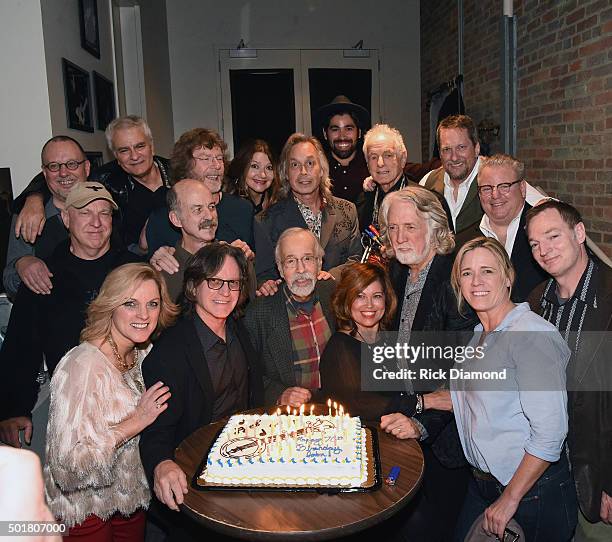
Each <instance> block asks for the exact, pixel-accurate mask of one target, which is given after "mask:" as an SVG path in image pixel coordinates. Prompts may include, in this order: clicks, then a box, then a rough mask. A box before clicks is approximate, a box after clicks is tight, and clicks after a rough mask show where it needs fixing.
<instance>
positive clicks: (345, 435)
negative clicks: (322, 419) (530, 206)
mask: <svg viewBox="0 0 612 542" xmlns="http://www.w3.org/2000/svg"><path fill="white" fill-rule="evenodd" d="M344 417H345V418H346V423H345V424H344V429H343V430H342V437H343V438H344V440H346V439H347V438H348V430H349V426H350V423H351V415H350V414H349V413H348V412H347V413H346V414H345V415H344Z"/></svg>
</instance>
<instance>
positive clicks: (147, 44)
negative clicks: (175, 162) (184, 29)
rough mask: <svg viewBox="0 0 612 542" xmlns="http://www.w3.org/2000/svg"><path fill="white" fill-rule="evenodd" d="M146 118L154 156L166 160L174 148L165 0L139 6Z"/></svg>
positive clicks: (147, 1) (151, 1)
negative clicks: (153, 147)
mask: <svg viewBox="0 0 612 542" xmlns="http://www.w3.org/2000/svg"><path fill="white" fill-rule="evenodd" d="M140 24H141V28H142V52H143V59H144V83H145V88H146V118H147V121H148V122H149V126H150V127H151V131H152V132H153V135H154V137H155V152H156V153H157V154H160V155H162V156H170V153H171V152H172V147H173V146H174V127H173V122H172V90H171V79H170V56H169V51H168V31H167V26H166V2H165V0H146V1H145V2H142V3H141V5H140Z"/></svg>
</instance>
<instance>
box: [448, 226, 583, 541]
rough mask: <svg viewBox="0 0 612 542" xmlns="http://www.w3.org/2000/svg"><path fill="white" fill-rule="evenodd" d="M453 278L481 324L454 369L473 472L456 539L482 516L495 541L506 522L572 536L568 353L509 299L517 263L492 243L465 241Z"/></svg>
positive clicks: (532, 531) (546, 536)
mask: <svg viewBox="0 0 612 542" xmlns="http://www.w3.org/2000/svg"><path fill="white" fill-rule="evenodd" d="M451 281H452V284H453V288H454V290H455V293H456V295H457V299H458V303H459V308H460V310H461V308H462V305H463V303H466V302H467V303H468V304H469V305H470V306H471V307H472V308H473V309H474V310H475V311H476V313H477V315H478V318H479V319H480V322H481V323H480V324H479V325H478V326H476V328H475V329H474V337H473V338H472V341H471V343H470V344H471V346H473V347H475V348H476V347H479V349H478V350H477V354H476V356H475V357H474V358H473V359H471V360H467V361H465V362H464V363H462V364H457V365H456V366H455V369H456V371H454V374H453V375H451V398H452V402H453V410H454V412H455V420H456V423H457V428H458V430H459V437H460V439H461V445H462V447H463V451H464V453H465V456H466V458H467V460H468V462H469V463H470V465H471V466H472V474H473V477H472V479H471V480H470V484H469V489H468V494H467V496H466V500H465V503H464V507H463V510H462V512H461V516H460V519H459V522H458V527H457V540H460V541H463V539H464V537H465V535H466V534H467V532H468V530H469V528H470V526H471V524H472V523H473V522H474V521H475V520H476V518H477V517H478V516H479V515H480V514H481V513H483V512H484V519H483V524H482V527H483V529H484V530H485V532H487V533H489V534H491V535H494V536H495V535H496V536H498V537H500V538H501V539H502V540H503V533H504V529H505V528H506V525H507V524H508V522H509V521H510V519H511V518H514V519H515V520H516V521H518V523H519V524H520V525H521V527H522V528H523V531H524V533H525V540H526V542H532V541H542V542H544V541H545V542H550V541H553V540H554V541H555V542H564V541H567V540H570V539H571V537H572V534H573V530H574V527H575V525H576V518H577V508H576V506H577V505H576V494H575V490H574V485H573V482H572V480H571V475H570V472H569V467H568V462H567V458H566V455H565V453H564V451H563V448H564V442H565V437H566V434H567V394H566V391H565V367H566V365H567V362H568V360H569V357H570V350H569V349H568V347H567V345H566V344H565V341H563V338H562V337H561V335H560V334H559V332H558V331H557V329H556V328H555V327H554V326H553V325H552V324H550V323H548V322H547V321H546V320H544V319H543V318H540V317H539V316H538V315H536V314H535V313H533V312H531V310H529V305H528V304H527V303H521V304H519V305H515V304H514V303H513V302H512V301H511V300H510V292H511V290H512V284H513V282H514V269H513V268H512V264H511V262H510V260H509V258H508V255H507V254H506V251H505V249H504V247H503V246H502V245H501V244H500V243H499V242H498V241H496V240H495V239H487V238H484V237H480V238H477V239H474V240H472V241H470V242H468V243H466V244H465V245H464V246H463V247H462V248H461V250H460V251H459V253H458V254H457V258H456V259H455V263H454V266H453V271H452V276H451ZM468 377H471V378H468Z"/></svg>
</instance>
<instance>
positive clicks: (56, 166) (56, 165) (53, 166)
mask: <svg viewBox="0 0 612 542" xmlns="http://www.w3.org/2000/svg"><path fill="white" fill-rule="evenodd" d="M86 161H87V159H84V160H68V162H49V163H48V164H43V167H44V168H47V169H48V170H49V171H51V172H53V173H57V172H58V171H59V170H60V169H62V166H66V167H67V168H68V169H69V170H70V171H74V170H75V169H77V168H78V167H79V166H80V165H81V164H82V163H83V162H86Z"/></svg>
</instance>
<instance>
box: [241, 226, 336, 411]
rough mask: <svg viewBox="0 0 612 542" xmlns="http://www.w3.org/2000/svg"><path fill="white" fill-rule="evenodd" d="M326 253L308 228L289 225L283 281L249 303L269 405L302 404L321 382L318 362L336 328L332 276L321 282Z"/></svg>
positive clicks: (279, 253) (279, 257)
mask: <svg viewBox="0 0 612 542" xmlns="http://www.w3.org/2000/svg"><path fill="white" fill-rule="evenodd" d="M322 258H323V249H322V248H321V245H320V244H319V241H318V239H317V238H316V237H315V235H314V234H313V233H312V232H311V231H310V230H308V229H306V228H289V229H287V230H286V231H284V232H283V233H282V235H281V236H280V237H279V239H278V242H277V244H276V265H277V266H278V270H279V272H280V274H281V276H282V277H283V279H284V284H282V285H281V286H280V288H279V289H278V291H277V292H276V293H275V294H273V295H271V296H267V297H258V298H257V299H256V300H255V301H253V302H251V303H250V304H249V306H248V307H247V310H246V315H245V322H244V323H245V327H246V328H247V330H248V332H249V336H250V337H251V342H252V343H253V347H254V348H255V350H256V351H257V353H258V354H259V356H260V357H261V362H262V366H263V371H264V377H263V381H264V398H265V402H266V404H267V405H274V404H277V405H289V406H291V407H299V406H300V405H301V404H303V403H306V402H308V401H310V400H311V399H312V396H313V394H314V393H316V391H317V390H318V389H319V388H320V387H321V380H320V376H319V361H320V359H321V353H322V352H323V350H324V349H325V345H326V344H327V341H328V340H329V338H330V336H331V334H332V333H333V332H334V330H335V318H334V315H333V310H332V307H331V294H332V293H333V290H334V288H335V284H334V281H333V280H327V281H317V275H318V274H319V271H320V270H321V260H322Z"/></svg>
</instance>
